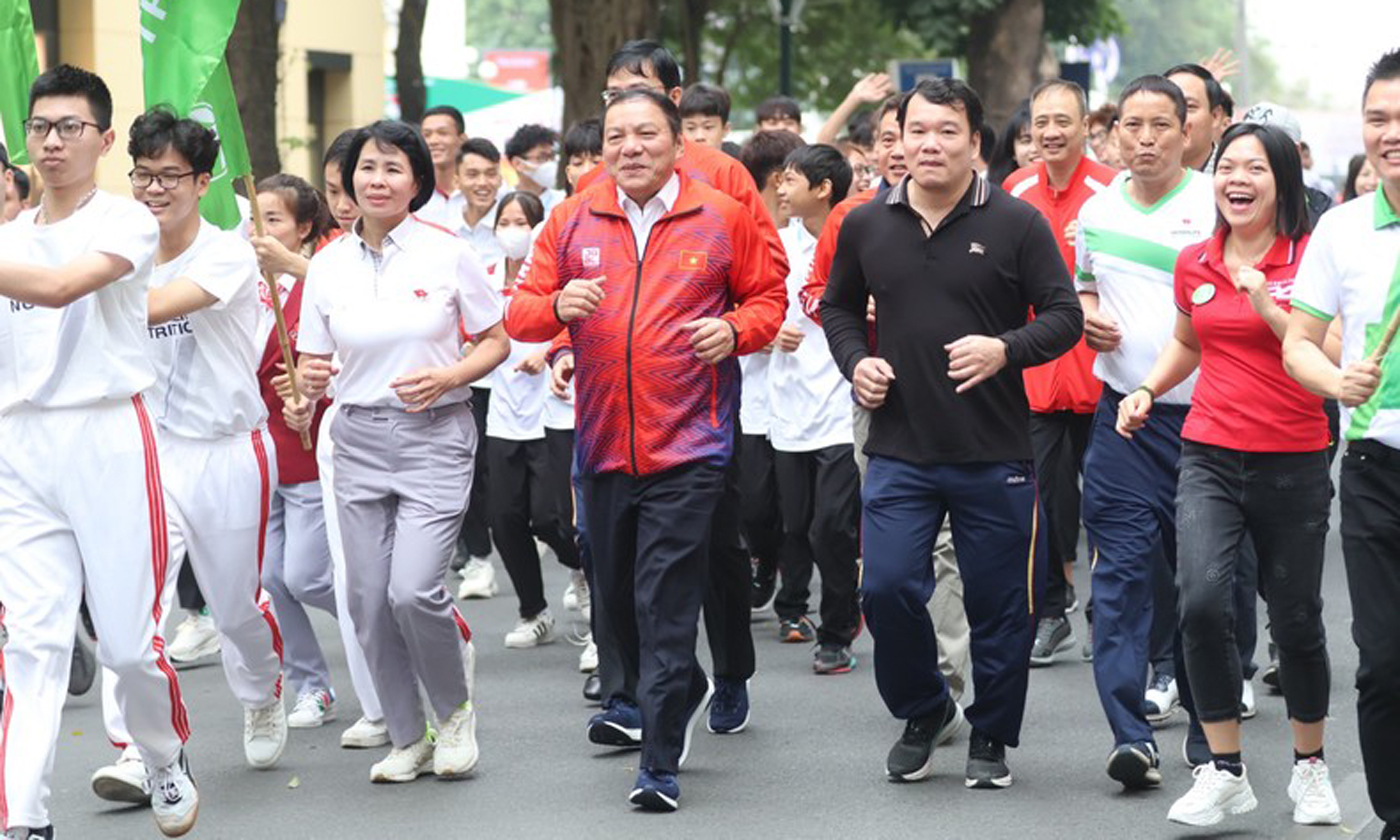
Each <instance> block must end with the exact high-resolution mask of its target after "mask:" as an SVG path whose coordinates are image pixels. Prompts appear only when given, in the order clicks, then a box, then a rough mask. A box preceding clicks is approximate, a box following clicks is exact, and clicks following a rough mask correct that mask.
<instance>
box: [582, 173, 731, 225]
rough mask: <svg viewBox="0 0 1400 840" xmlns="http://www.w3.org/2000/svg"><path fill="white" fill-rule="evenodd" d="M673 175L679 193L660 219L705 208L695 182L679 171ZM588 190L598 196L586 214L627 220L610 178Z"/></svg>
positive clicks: (589, 204)
mask: <svg viewBox="0 0 1400 840" xmlns="http://www.w3.org/2000/svg"><path fill="white" fill-rule="evenodd" d="M675 173H676V177H678V178H679V179H680V187H681V188H680V192H679V193H678V194H677V195H676V203H675V204H673V205H671V209H670V211H669V212H667V213H666V215H664V216H662V217H661V218H662V219H670V218H674V217H676V216H684V215H686V214H689V213H698V212H699V211H700V209H701V208H703V207H704V206H705V203H704V201H703V200H702V199H701V198H700V197H699V196H697V195H696V192H698V191H697V190H696V189H695V181H694V180H693V179H692V178H689V177H687V176H686V174H685V173H684V172H682V171H681V170H679V169H677V170H675ZM589 189H590V190H592V189H597V190H598V195H597V196H596V197H595V198H594V199H593V200H592V201H590V202H589V203H588V212H590V213H592V214H594V215H595V216H615V217H617V218H619V219H624V220H625V219H626V218H627V214H626V213H625V212H623V209H622V205H621V204H619V203H618V201H617V184H616V183H615V182H614V181H613V179H612V178H607V179H605V180H603V181H600V182H599V183H598V184H595V185H593V186H591V187H589Z"/></svg>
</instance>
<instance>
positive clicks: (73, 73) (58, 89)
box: [29, 64, 112, 131]
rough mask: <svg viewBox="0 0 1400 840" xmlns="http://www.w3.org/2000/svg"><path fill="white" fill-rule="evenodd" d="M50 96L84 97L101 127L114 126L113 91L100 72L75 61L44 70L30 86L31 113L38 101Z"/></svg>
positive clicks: (104, 129)
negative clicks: (91, 70) (78, 64)
mask: <svg viewBox="0 0 1400 840" xmlns="http://www.w3.org/2000/svg"><path fill="white" fill-rule="evenodd" d="M46 96H81V97H83V98H84V99H86V100H87V101H88V107H89V108H91V109H92V119H93V122H95V123H97V127H98V128H99V129H101V130H102V131H106V130H107V129H109V128H111V127H112V92H111V91H110V90H108V89H107V83H106V82H104V81H102V77H101V76H99V75H97V74H96V73H92V72H89V71H87V70H84V69H83V68H81V67H74V66H73V65H71V64H60V65H58V66H57V67H55V68H53V69H52V70H48V71H45V72H43V73H40V74H39V77H38V78H37V79H35V80H34V84H32V85H30V86H29V113H30V114H33V113H34V103H35V102H38V101H39V100H40V99H43V98H44V97H46Z"/></svg>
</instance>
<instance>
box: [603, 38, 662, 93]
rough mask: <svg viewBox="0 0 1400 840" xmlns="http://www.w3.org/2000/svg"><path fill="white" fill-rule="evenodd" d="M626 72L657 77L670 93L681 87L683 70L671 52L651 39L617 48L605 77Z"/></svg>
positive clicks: (609, 60) (610, 59)
mask: <svg viewBox="0 0 1400 840" xmlns="http://www.w3.org/2000/svg"><path fill="white" fill-rule="evenodd" d="M622 70H626V71H627V72H628V73H636V74H637V75H638V76H655V77H656V80H657V81H658V82H660V83H661V84H662V86H663V87H665V88H666V92H667V93H670V92H671V91H672V90H673V89H675V88H678V87H680V86H681V68H680V65H678V64H676V57H675V56H674V55H671V51H670V50H668V49H666V48H665V47H663V46H661V44H660V43H659V42H657V41H652V40H650V39H646V40H640V41H628V42H627V43H625V44H623V45H622V46H620V47H618V48H617V52H615V53H613V54H612V58H609V59H608V69H607V71H606V72H605V73H604V75H605V76H611V75H613V74H614V73H617V72H620V71H622Z"/></svg>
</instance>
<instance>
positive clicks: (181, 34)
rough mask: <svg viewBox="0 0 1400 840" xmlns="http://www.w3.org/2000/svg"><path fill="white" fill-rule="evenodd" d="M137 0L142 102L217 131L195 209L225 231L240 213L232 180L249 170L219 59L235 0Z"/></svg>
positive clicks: (229, 85)
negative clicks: (209, 172)
mask: <svg viewBox="0 0 1400 840" xmlns="http://www.w3.org/2000/svg"><path fill="white" fill-rule="evenodd" d="M139 2H140V7H141V58H142V71H143V76H144V81H145V89H146V107H148V108H150V107H154V106H156V105H169V106H170V107H171V108H173V109H175V112H176V113H178V114H180V115H181V116H186V117H190V118H191V119H193V120H195V121H197V122H199V123H202V124H203V125H206V126H208V127H209V128H212V129H214V131H215V132H216V133H217V134H218V135H219V147H220V148H219V160H218V161H217V162H216V163H215V164H214V177H213V179H212V180H211V181H210V184H209V192H208V194H206V195H205V197H204V200H203V201H201V202H200V204H199V212H200V213H201V214H202V215H203V216H204V218H206V219H208V220H209V221H211V222H213V223H214V224H216V225H218V226H219V227H221V228H224V229H225V230H230V229H232V228H235V227H237V226H238V224H239V223H240V221H241V218H240V216H239V213H238V204H237V202H236V201H235V199H234V193H233V182H234V181H235V180H237V179H239V178H242V177H243V175H244V174H246V173H248V172H250V171H252V166H251V165H250V164H249V163H248V145H247V143H246V142H245V141H244V139H243V121H242V120H241V119H240V118H239V116H238V101H237V100H236V99H235V98H234V94H233V82H232V81H231V80H230V79H229V75H228V65H227V64H226V63H225V61H224V47H225V46H226V45H227V44H228V37H229V34H230V33H232V32H233V23H234V19H235V18H236V17H237V16H238V2H239V0H199V2H197V3H192V2H186V1H185V0H182V2H172V0H139Z"/></svg>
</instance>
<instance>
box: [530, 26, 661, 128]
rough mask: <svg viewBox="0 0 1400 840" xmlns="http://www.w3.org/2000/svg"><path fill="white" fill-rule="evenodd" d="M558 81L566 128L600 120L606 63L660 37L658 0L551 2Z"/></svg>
mask: <svg viewBox="0 0 1400 840" xmlns="http://www.w3.org/2000/svg"><path fill="white" fill-rule="evenodd" d="M549 16H550V26H551V28H552V29H553V31H554V43H555V44H556V45H558V46H557V48H556V50H555V53H554V60H555V64H554V78H555V79H556V80H557V81H558V83H559V86H560V87H562V88H563V89H564V126H565V128H567V127H568V126H570V125H572V124H573V123H574V122H575V121H576V120H580V119H584V118H586V117H591V116H596V115H597V114H598V113H599V112H600V111H601V110H602V105H603V103H602V100H601V99H600V98H599V95H600V94H601V93H602V92H603V88H604V87H606V86H607V67H608V59H609V58H611V57H612V54H613V51H614V50H616V49H617V48H618V47H620V46H622V45H623V43H624V42H626V41H630V40H632V39H634V38H645V37H648V36H654V35H655V34H656V30H657V26H658V25H659V23H660V19H661V14H660V2H659V0H549Z"/></svg>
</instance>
